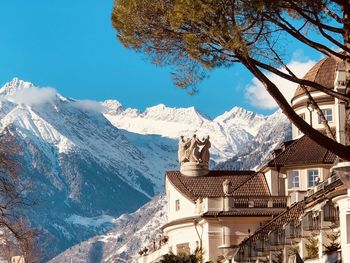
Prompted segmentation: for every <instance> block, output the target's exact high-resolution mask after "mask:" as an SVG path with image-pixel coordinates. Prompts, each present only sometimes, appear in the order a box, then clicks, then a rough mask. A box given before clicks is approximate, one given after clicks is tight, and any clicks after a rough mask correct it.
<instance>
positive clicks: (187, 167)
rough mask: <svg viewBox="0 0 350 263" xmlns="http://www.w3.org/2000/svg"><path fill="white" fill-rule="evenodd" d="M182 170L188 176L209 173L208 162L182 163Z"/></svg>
mask: <svg viewBox="0 0 350 263" xmlns="http://www.w3.org/2000/svg"><path fill="white" fill-rule="evenodd" d="M180 172H181V173H182V174H183V175H187V176H202V175H207V174H208V173H209V169H208V164H207V163H194V162H187V163H183V164H181V167H180Z"/></svg>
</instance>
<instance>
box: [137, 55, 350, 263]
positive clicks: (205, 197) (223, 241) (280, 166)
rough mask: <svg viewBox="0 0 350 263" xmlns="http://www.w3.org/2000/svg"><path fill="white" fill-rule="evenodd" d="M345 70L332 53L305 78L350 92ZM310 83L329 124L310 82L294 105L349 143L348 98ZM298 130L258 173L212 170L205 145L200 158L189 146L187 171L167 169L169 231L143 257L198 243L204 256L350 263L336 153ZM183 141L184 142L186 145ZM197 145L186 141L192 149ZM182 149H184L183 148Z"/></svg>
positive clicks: (348, 220) (347, 214)
mask: <svg viewBox="0 0 350 263" xmlns="http://www.w3.org/2000/svg"><path fill="white" fill-rule="evenodd" d="M344 75H345V74H344V71H343V66H342V65H339V64H338V63H337V62H336V61H335V60H334V59H332V58H326V59H323V60H321V61H320V62H318V63H317V64H316V65H315V66H314V67H313V68H312V69H311V70H310V71H309V72H308V73H307V75H306V76H305V79H307V80H312V81H315V82H316V83H318V84H320V85H323V86H324V87H326V88H328V89H334V90H336V91H339V92H344V89H345V87H344V85H345V78H344ZM307 90H308V91H309V92H310V95H311V96H312V97H313V99H314V100H315V101H316V102H317V104H318V105H319V108H320V110H321V111H322V112H323V114H324V117H325V120H327V124H328V126H329V128H328V129H326V126H325V122H324V121H322V119H323V118H321V117H320V116H319V115H318V114H317V110H316V109H315V107H313V106H311V105H312V103H310V100H309V97H308V95H307V94H306V93H305V89H304V88H303V87H298V88H297V90H296V92H295V96H294V98H293V99H292V106H293V108H294V109H295V110H296V112H297V113H298V114H299V115H300V116H301V117H303V118H304V120H305V121H306V122H308V123H310V124H312V126H313V127H315V128H317V129H319V130H320V131H323V132H325V133H326V134H327V130H328V135H329V136H333V137H334V139H336V140H338V141H340V142H342V143H344V137H345V136H344V133H345V131H344V120H345V117H344V116H345V107H344V104H343V103H341V102H340V101H339V100H337V99H334V98H333V97H331V96H328V95H326V94H325V93H322V92H319V91H317V90H314V89H312V88H307ZM292 132H293V140H292V141H289V142H285V143H282V144H281V145H280V146H279V147H277V148H276V149H275V150H274V151H273V152H272V158H271V160H270V161H269V162H268V163H266V164H265V165H264V166H262V167H261V168H260V169H259V171H257V172H254V171H208V170H207V162H201V161H202V160H201V158H200V152H201V151H200V150H201V147H205V146H198V149H197V156H194V157H193V158H192V157H189V155H188V154H187V153H186V154H187V155H186V154H185V155H186V157H188V158H187V159H186V158H185V159H186V161H185V162H182V165H181V171H174V172H167V173H166V182H165V189H166V195H167V198H168V223H167V224H165V225H164V226H163V227H162V229H163V233H164V236H165V237H166V238H165V239H163V241H161V242H155V243H154V244H152V246H151V249H150V251H149V253H146V252H145V253H143V254H142V253H141V254H142V255H141V257H140V258H139V263H149V262H157V261H158V260H159V259H160V258H161V256H162V255H164V254H167V253H169V251H171V252H173V253H175V254H179V253H185V254H189V253H193V252H194V251H195V249H196V248H201V249H202V250H203V252H204V260H203V262H206V261H212V262H230V261H232V262H302V261H297V259H298V260H300V259H304V260H305V262H319V263H321V262H322V263H323V262H330V263H332V262H340V261H337V260H339V259H340V258H341V259H342V262H350V207H349V202H348V198H347V189H346V186H345V185H344V184H343V183H342V181H341V180H340V179H339V177H338V175H337V174H336V173H331V168H332V167H333V166H334V165H335V163H336V159H337V158H336V156H335V155H334V154H333V153H331V152H330V151H328V150H326V149H325V148H323V147H321V146H320V145H318V144H317V143H315V142H313V141H312V140H311V139H309V138H308V137H306V136H304V135H303V134H302V133H301V132H300V131H299V130H298V129H297V128H296V127H294V125H293V128H292ZM182 142H184V141H182ZM191 142H193V139H192V140H191ZM199 143H200V142H199ZM182 146H183V144H182ZM182 146H181V143H180V151H181V147H182ZM192 146H193V145H192V144H191V145H189V144H188V145H187V146H186V147H187V149H188V148H190V149H191V151H192V150H193V149H194V148H193V147H192ZM191 147H192V148H191ZM192 152H193V151H192ZM194 154H195V155H196V153H194ZM179 156H184V148H182V152H180V153H179ZM180 159H181V160H182V158H180ZM195 161H196V162H195ZM337 233H339V234H337ZM338 235H339V237H338Z"/></svg>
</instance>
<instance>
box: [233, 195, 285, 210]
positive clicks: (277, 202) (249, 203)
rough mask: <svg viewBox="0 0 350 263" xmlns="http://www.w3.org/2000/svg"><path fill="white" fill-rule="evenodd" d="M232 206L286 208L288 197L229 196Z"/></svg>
mask: <svg viewBox="0 0 350 263" xmlns="http://www.w3.org/2000/svg"><path fill="white" fill-rule="evenodd" d="M230 198H231V199H230V204H231V207H232V208H286V207H287V201H288V197H286V196H271V197H230Z"/></svg>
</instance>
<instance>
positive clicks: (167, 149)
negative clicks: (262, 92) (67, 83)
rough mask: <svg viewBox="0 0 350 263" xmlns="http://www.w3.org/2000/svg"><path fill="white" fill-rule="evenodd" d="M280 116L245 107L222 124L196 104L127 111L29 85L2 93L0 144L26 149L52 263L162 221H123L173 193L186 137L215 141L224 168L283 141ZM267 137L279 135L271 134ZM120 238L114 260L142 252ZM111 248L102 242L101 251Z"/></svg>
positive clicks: (15, 83) (33, 216) (23, 156)
mask: <svg viewBox="0 0 350 263" xmlns="http://www.w3.org/2000/svg"><path fill="white" fill-rule="evenodd" d="M272 116H275V117H272ZM272 116H263V115H259V114H256V113H253V112H249V111H247V110H244V109H242V108H238V107H235V108H233V109H232V110H231V111H229V112H225V113H224V114H223V115H221V116H219V117H217V118H216V119H214V120H211V119H210V118H208V117H206V116H205V115H203V114H201V113H199V112H198V111H197V110H196V109H195V108H193V107H192V108H180V109H176V108H169V107H166V106H165V105H157V106H154V107H150V108H148V109H146V110H145V111H143V112H141V111H138V110H136V109H129V108H128V109H125V108H123V106H122V105H121V104H120V103H119V102H118V101H116V100H107V101H105V102H102V103H99V102H94V101H79V100H74V99H71V98H66V97H64V96H62V95H60V94H58V93H57V92H56V91H55V90H54V89H52V88H38V87H36V86H35V85H33V84H32V83H29V82H24V81H22V80H19V79H14V80H12V81H11V82H9V83H7V84H5V85H4V86H3V87H2V88H1V89H0V143H4V142H7V141H9V140H8V138H11V141H14V142H15V143H16V144H18V145H19V146H20V148H21V151H19V152H18V154H17V155H16V156H14V158H16V159H17V160H19V162H20V164H21V174H22V175H21V176H22V178H23V180H30V181H32V183H33V185H34V188H33V189H32V193H31V196H33V199H35V200H36V201H39V205H38V206H37V207H35V208H34V209H32V208H29V209H28V211H26V213H27V215H28V216H29V218H30V220H31V222H32V224H33V225H35V226H37V227H39V229H40V232H41V235H42V237H43V239H46V241H47V240H50V242H46V243H47V244H48V245H47V247H44V250H45V252H44V254H45V256H46V259H49V258H51V257H53V256H55V255H57V254H58V253H59V252H61V251H63V250H65V249H66V248H68V247H71V246H72V245H75V244H77V243H79V242H81V241H83V240H87V239H89V238H91V237H94V236H96V235H100V234H104V233H107V232H108V231H110V230H112V232H113V231H114V232H115V231H117V232H118V231H122V230H120V229H122V228H118V229H119V230H118V229H117V230H113V229H115V227H116V226H117V227H118V226H119V227H127V228H128V229H129V232H128V233H129V234H128V235H130V236H131V233H134V232H135V231H136V232H137V231H138V230H139V228H137V227H136V225H137V224H139V225H140V226H143V225H146V224H150V225H152V224H156V223H152V222H156V221H154V220H156V219H155V218H152V217H149V218H148V217H147V216H146V214H143V212H142V211H148V210H147V208H141V209H140V210H139V211H138V212H135V213H134V214H132V215H125V216H122V217H121V218H118V217H119V216H120V215H122V214H125V213H130V212H132V211H135V210H136V209H138V208H139V207H140V206H142V205H143V204H145V203H146V202H147V201H149V200H150V199H151V198H152V197H153V196H154V195H156V194H158V193H160V192H161V191H162V190H163V182H164V172H165V171H166V170H176V169H178V162H177V138H178V137H179V136H180V135H185V136H188V137H189V136H192V135H193V134H194V133H196V134H197V135H198V136H206V135H210V137H211V141H212V145H213V146H212V148H211V152H212V159H213V165H216V164H218V163H219V162H222V161H226V160H228V159H230V158H235V156H237V154H238V155H239V154H240V153H242V152H244V150H245V149H248V148H249V147H250V148H249V149H252V150H256V146H258V145H259V143H261V142H265V144H264V145H265V146H264V147H265V148H264V149H267V148H269V147H270V146H271V145H273V144H275V143H277V142H276V141H274V140H273V132H276V131H277V132H278V131H279V129H278V127H280V131H281V134H282V132H283V130H284V129H285V128H286V126H287V124H286V123H288V122H287V121H286V119H285V118H283V117H281V116H282V115H281V113H276V114H275V115H272ZM273 118H275V119H273ZM272 123H273V124H274V125H275V126H274V127H275V128H274V129H271V127H270V126H271V125H272ZM267 134H270V136H271V137H264V136H265V135H267ZM282 137H283V136H280V137H279V139H280V140H283V138H282ZM279 139H277V140H279ZM247 145H251V146H249V147H247ZM242 156H243V155H242ZM242 158H243V157H242ZM244 158H246V157H244ZM242 161H243V159H242ZM162 202H163V203H162ZM153 204H154V205H152V203H151V204H150V206H148V207H149V208H150V209H151V210H149V211H152V213H153V214H155V213H160V214H164V213H163V212H161V211H160V210H152V208H151V207H162V206H163V205H164V200H163V201H158V203H157V202H156V203H153ZM146 207H147V206H146ZM145 213H146V212H145ZM139 217H142V218H143V219H142V220H143V221H142V220H141V219H140V218H139ZM131 218H132V219H131ZM147 218H148V219H147ZM160 218H162V217H160ZM124 219H125V220H124ZM126 219H127V220H126ZM137 220H141V221H137ZM152 220H153V221H152ZM127 221H130V223H129V224H128V222H127ZM132 224H134V225H132ZM149 229H151V227H150V228H149ZM133 231H134V232H133ZM140 231H141V230H140ZM147 231H148V230H147ZM118 233H119V232H118ZM103 238H105V236H104V237H103ZM140 238H141V237H140ZM120 239H122V240H123V242H124V243H122V242H120V245H121V246H120V247H118V249H117V250H118V251H119V252H118V253H114V254H113V256H111V258H116V257H118V258H120V260H121V259H122V258H123V259H125V260H127V259H128V256H127V255H128V254H129V255H131V254H132V253H134V254H135V251H136V248H135V246H131V245H130V244H131V243H125V242H126V240H129V239H130V237H129V236H127V235H125V236H124V237H121V238H120ZM103 240H107V239H103ZM108 240H109V239H108ZM111 240H113V238H112V239H111ZM130 240H131V239H130ZM139 241H140V243H138V244H143V243H142V242H146V241H147V240H143V239H142V238H141V239H140V240H139ZM101 242H102V243H103V244H105V243H106V244H107V243H108V242H105V241H101ZM118 242H119V241H118ZM44 243H45V242H44ZM102 243H100V242H99V243H98V244H97V245H94V246H97V248H96V249H97V250H96V251H98V247H99V246H101V244H102ZM118 244H119V243H118ZM122 244H123V245H122ZM123 246H124V247H123ZM131 247H133V248H132V249H133V250H132V251H133V252H131V250H130V249H131ZM113 249H114V248H113ZM91 253H92V252H91ZM96 253H97V252H96ZM111 253H112V252H111ZM130 253H131V254H130ZM93 262H98V261H93ZM111 262H112V261H111ZM118 262H119V261H118Z"/></svg>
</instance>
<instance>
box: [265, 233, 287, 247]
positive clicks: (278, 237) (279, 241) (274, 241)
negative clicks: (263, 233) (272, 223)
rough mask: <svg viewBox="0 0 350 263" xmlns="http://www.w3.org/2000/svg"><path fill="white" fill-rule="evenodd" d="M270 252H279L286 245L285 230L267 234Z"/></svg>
mask: <svg viewBox="0 0 350 263" xmlns="http://www.w3.org/2000/svg"><path fill="white" fill-rule="evenodd" d="M268 242H269V245H270V250H280V249H281V248H283V246H284V245H285V244H286V237H285V230H284V229H276V230H273V231H271V232H270V233H269V238H268Z"/></svg>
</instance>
